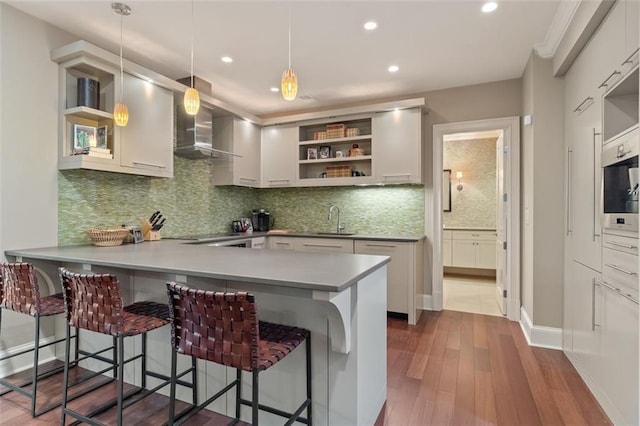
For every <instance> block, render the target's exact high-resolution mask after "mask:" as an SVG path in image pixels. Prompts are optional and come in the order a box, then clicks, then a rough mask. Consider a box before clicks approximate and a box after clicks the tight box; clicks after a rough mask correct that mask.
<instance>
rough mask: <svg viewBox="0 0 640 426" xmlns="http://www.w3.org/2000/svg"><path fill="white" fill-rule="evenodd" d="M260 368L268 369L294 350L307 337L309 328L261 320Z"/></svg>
mask: <svg viewBox="0 0 640 426" xmlns="http://www.w3.org/2000/svg"><path fill="white" fill-rule="evenodd" d="M258 328H259V329H260V340H259V342H260V343H259V349H258V369H260V370H266V369H267V368H269V367H271V366H273V365H274V364H276V363H277V362H278V361H280V360H281V359H283V358H284V357H286V356H287V355H288V354H289V353H291V352H293V350H294V349H295V348H297V347H298V346H299V345H300V344H302V343H304V341H305V339H308V338H309V330H306V329H304V328H297V327H290V326H288V325H281V324H273V323H270V322H264V321H260V322H259V326H258Z"/></svg>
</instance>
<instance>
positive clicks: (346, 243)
mask: <svg viewBox="0 0 640 426" xmlns="http://www.w3.org/2000/svg"><path fill="white" fill-rule="evenodd" d="M293 249H294V250H295V251H306V252H333V253H353V240H351V239H340V238H295V239H294V241H293Z"/></svg>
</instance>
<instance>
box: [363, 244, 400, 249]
mask: <svg viewBox="0 0 640 426" xmlns="http://www.w3.org/2000/svg"><path fill="white" fill-rule="evenodd" d="M365 246H367V247H386V248H396V247H397V246H395V245H393V244H365Z"/></svg>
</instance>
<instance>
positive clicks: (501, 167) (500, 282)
mask: <svg viewBox="0 0 640 426" xmlns="http://www.w3.org/2000/svg"><path fill="white" fill-rule="evenodd" d="M507 149H508V147H507ZM507 149H505V145H504V137H503V135H502V134H500V137H499V138H498V140H497V142H496V302H498V306H499V307H500V310H501V311H502V314H503V315H506V314H507V303H505V302H506V293H505V277H506V275H507V271H506V265H507V250H506V249H505V247H506V246H505V244H506V243H507V229H508V228H507V218H508V217H509V215H508V214H507V212H506V208H507V202H506V201H507V200H506V198H505V197H506V196H507V194H506V193H505V185H504V179H505V176H508V175H507V174H506V173H505V167H508V166H507V165H508V164H509V162H508V161H505V156H506V155H508V151H507Z"/></svg>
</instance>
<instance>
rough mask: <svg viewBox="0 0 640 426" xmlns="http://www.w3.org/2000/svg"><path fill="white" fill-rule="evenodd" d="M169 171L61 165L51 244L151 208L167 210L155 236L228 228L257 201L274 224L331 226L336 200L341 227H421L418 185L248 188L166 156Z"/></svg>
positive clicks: (391, 230)
mask: <svg viewBox="0 0 640 426" xmlns="http://www.w3.org/2000/svg"><path fill="white" fill-rule="evenodd" d="M174 175H175V177H174V178H173V179H165V178H151V177H145V176H135V175H126V174H120V173H108V172H97V171H91V170H66V171H60V172H59V176H58V177H59V178H58V182H59V183H58V193H59V195H58V215H59V223H58V244H59V245H70V244H83V243H88V242H90V240H89V238H88V237H87V236H86V235H85V233H84V230H85V229H86V228H89V227H92V226H119V225H120V224H122V223H126V224H139V223H140V222H141V221H142V220H143V219H145V218H148V217H149V216H150V215H151V214H152V213H153V212H154V211H156V210H160V211H161V213H162V214H163V215H164V216H165V217H166V218H167V222H166V223H165V226H164V228H162V236H163V237H179V236H184V235H193V234H200V235H202V234H211V233H217V232H227V231H229V230H230V224H231V221H232V220H235V219H237V218H239V217H243V216H247V215H249V213H250V212H251V210H252V209H254V208H265V209H267V210H268V211H269V212H270V213H271V214H272V217H274V218H275V220H276V222H275V226H276V227H277V228H286V229H292V230H295V231H318V232H323V231H332V230H334V229H335V218H334V219H333V220H332V221H331V222H330V221H328V220H327V211H328V206H329V203H335V204H337V205H338V207H339V208H340V211H341V221H342V222H343V223H346V227H347V228H346V231H347V232H359V233H366V234H387V235H389V234H411V235H414V234H418V235H421V234H423V233H424V188H423V187H422V186H398V187H390V186H388V187H339V188H286V189H249V188H240V187H216V186H213V185H212V184H211V181H212V173H211V166H210V165H209V164H208V163H207V162H206V161H194V160H189V159H184V158H181V157H174Z"/></svg>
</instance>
